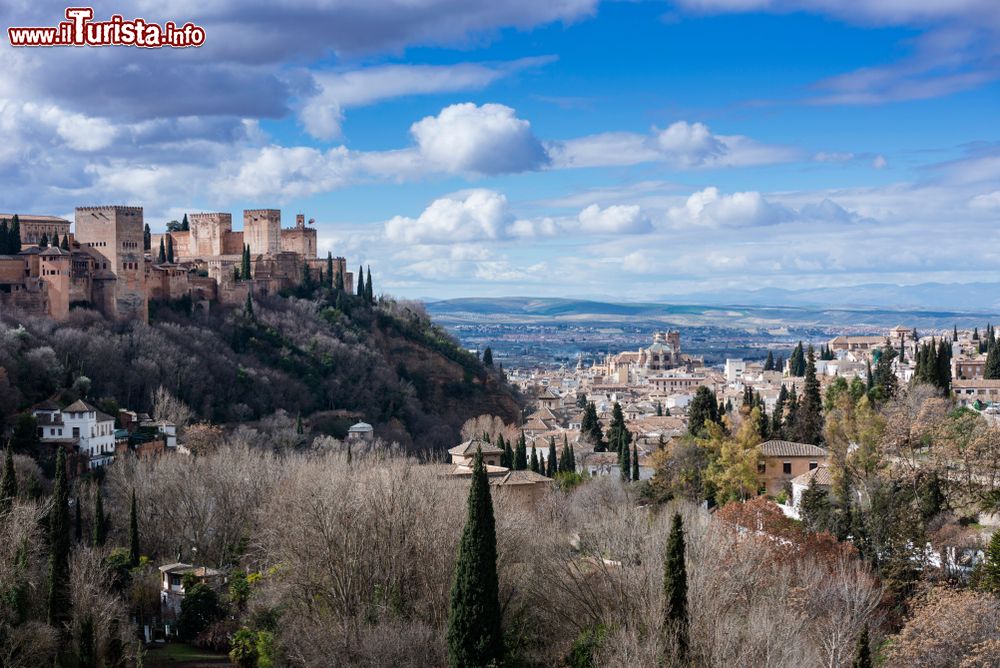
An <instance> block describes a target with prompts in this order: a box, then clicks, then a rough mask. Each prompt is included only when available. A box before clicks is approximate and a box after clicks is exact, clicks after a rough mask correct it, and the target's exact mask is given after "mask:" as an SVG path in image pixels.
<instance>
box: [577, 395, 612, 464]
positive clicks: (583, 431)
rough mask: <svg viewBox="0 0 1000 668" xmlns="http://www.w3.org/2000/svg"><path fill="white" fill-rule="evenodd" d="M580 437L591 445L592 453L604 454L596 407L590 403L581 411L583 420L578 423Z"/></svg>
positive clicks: (602, 436) (602, 435)
mask: <svg viewBox="0 0 1000 668" xmlns="http://www.w3.org/2000/svg"><path fill="white" fill-rule="evenodd" d="M580 435H581V436H582V437H583V438H585V439H587V440H588V441H590V442H591V443H593V445H594V452H604V451H605V450H606V448H605V447H604V433H603V432H602V431H601V423H600V422H599V421H598V419H597V406H595V405H594V402H593V401H591V402H589V403H588V404H587V407H586V408H584V409H583V420H581V422H580Z"/></svg>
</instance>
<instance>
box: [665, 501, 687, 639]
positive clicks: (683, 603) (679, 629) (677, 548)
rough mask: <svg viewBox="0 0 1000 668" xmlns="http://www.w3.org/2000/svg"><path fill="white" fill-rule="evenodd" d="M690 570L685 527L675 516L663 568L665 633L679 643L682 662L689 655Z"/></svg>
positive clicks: (677, 514)
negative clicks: (686, 559)
mask: <svg viewBox="0 0 1000 668" xmlns="http://www.w3.org/2000/svg"><path fill="white" fill-rule="evenodd" d="M687 604H688V601H687V567H686V566H685V565H684V523H683V520H682V519H681V515H680V513H674V520H673V524H671V526H670V537H669V538H668V539H667V555H666V559H665V560H664V564H663V629H664V631H665V632H666V633H667V634H668V635H670V636H673V637H674V639H675V641H676V643H677V651H678V654H679V655H680V657H679V658H681V659H683V657H684V656H685V655H686V654H687V645H688V637H687V636H688V611H687Z"/></svg>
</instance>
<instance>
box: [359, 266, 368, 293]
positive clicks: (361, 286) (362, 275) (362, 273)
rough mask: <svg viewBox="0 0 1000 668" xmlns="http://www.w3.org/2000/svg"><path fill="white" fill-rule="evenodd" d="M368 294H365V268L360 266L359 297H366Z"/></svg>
mask: <svg viewBox="0 0 1000 668" xmlns="http://www.w3.org/2000/svg"><path fill="white" fill-rule="evenodd" d="M366 294H368V293H367V292H365V268H364V267H362V266H361V265H358V296H359V297H364V296H365V295H366Z"/></svg>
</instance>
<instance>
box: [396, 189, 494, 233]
mask: <svg viewBox="0 0 1000 668" xmlns="http://www.w3.org/2000/svg"><path fill="white" fill-rule="evenodd" d="M508 222H510V213H509V211H508V208H507V198H506V197H504V196H503V195H502V194H500V193H497V192H494V191H492V190H485V189H476V190H467V191H464V192H460V193H455V194H453V195H449V196H447V197H441V198H439V199H436V200H434V201H433V202H431V204H430V205H429V206H428V207H427V208H426V209H424V211H423V213H421V214H420V216H418V217H417V218H407V217H405V216H395V217H394V218H392V219H391V220H389V221H388V222H386V223H385V236H386V238H388V239H389V240H390V241H393V242H397V243H407V244H414V243H421V244H448V243H455V242H463V241H480V240H488V239H500V238H501V237H503V236H505V227H506V225H507V223H508Z"/></svg>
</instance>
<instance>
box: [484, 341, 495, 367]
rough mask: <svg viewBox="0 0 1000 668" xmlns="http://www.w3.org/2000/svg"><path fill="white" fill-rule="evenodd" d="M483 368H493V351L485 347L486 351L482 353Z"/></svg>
mask: <svg viewBox="0 0 1000 668" xmlns="http://www.w3.org/2000/svg"><path fill="white" fill-rule="evenodd" d="M483 366H485V367H488V368H492V367H493V349H492V348H490V347H489V346H486V350H484V351H483Z"/></svg>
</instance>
